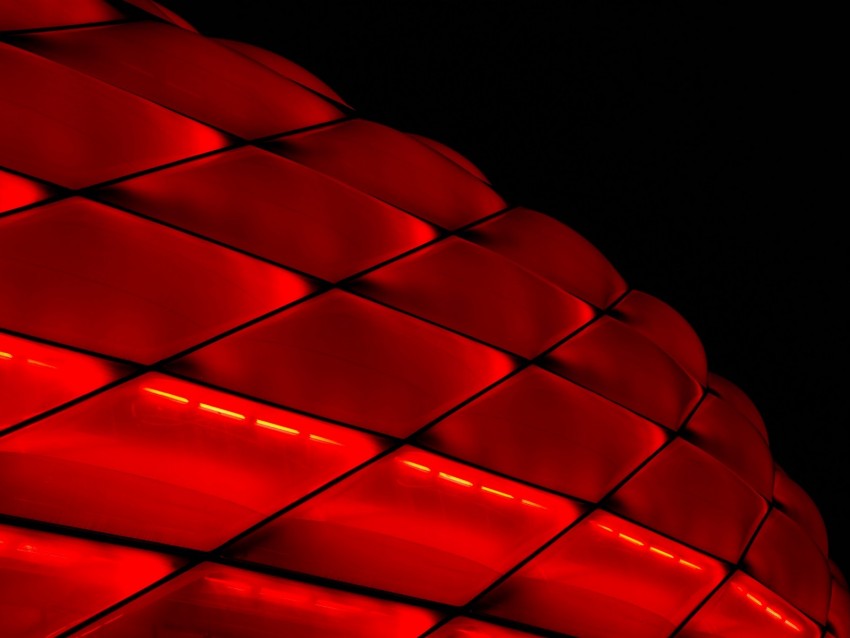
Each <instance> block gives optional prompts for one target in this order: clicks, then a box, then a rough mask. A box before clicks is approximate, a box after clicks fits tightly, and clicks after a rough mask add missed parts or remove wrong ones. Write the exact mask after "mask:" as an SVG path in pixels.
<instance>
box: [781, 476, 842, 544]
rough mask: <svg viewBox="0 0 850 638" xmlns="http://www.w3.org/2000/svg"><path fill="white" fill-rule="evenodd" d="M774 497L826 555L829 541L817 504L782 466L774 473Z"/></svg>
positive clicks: (784, 511) (786, 513)
mask: <svg viewBox="0 0 850 638" xmlns="http://www.w3.org/2000/svg"><path fill="white" fill-rule="evenodd" d="M774 480H775V482H774V497H775V499H776V506H777V507H778V508H779V509H780V510H781V511H782V512H783V513H784V514H785V515H787V516H788V518H790V519H791V520H793V521H794V522H795V523H797V525H799V526H800V527H802V528H803V530H804V531H805V532H806V534H807V535H808V536H809V537H810V538H811V539H812V540H813V541H814V542H815V544H816V545H817V546H818V547H819V548H820V550H821V551H822V552H823V554H824V556H826V554H827V551H828V549H829V547H828V546H829V542H828V540H827V537H826V524H825V523H824V522H823V518H822V517H821V515H820V512H819V511H818V508H817V505H815V503H814V501H812V499H811V497H810V496H809V495H808V494H806V492H804V491H803V488H802V487H800V486H799V485H797V484H796V483H795V482H794V481H792V480H791V479H790V478H789V477H788V475H787V474H786V473H785V472H783V471H782V470H781V469H780V468H778V467H777V468H776V473H775V475H774Z"/></svg>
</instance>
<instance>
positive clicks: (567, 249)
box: [468, 208, 626, 308]
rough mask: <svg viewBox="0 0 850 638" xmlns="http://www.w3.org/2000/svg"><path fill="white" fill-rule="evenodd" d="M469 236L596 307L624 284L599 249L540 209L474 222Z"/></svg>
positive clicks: (621, 290) (607, 302)
mask: <svg viewBox="0 0 850 638" xmlns="http://www.w3.org/2000/svg"><path fill="white" fill-rule="evenodd" d="M468 236H469V239H470V240H471V241H474V242H475V243H477V244H480V245H482V246H484V247H486V248H489V249H490V250H493V251H495V252H497V253H501V254H502V255H504V256H505V257H507V258H509V259H512V260H513V261H515V262H516V263H518V264H519V265H520V266H522V267H523V268H527V269H528V270H530V271H531V272H533V273H536V274H537V275H540V276H541V277H543V278H544V279H547V280H549V281H551V282H552V283H554V284H555V285H557V286H560V287H561V288H563V289H564V290H566V291H567V292H569V293H571V294H573V295H575V296H577V297H579V298H580V299H584V300H585V301H587V302H588V303H591V304H593V305H594V306H597V307H598V308H606V307H607V306H609V305H610V304H611V303H612V302H614V300H616V299H617V298H618V297H620V296H621V295H622V294H623V293H625V292H626V282H624V281H623V279H622V277H620V275H619V274H618V273H617V271H616V270H614V267H613V266H611V264H610V263H609V262H608V260H607V259H606V258H605V257H604V256H603V255H602V253H600V252H599V251H598V250H597V249H596V248H595V247H594V246H592V245H591V244H590V243H589V242H588V241H587V240H586V239H584V238H583V237H582V236H581V235H579V234H578V233H576V232H575V231H574V230H572V229H571V228H569V227H567V226H564V225H563V224H561V223H559V222H557V221H556V220H554V219H552V218H551V217H548V216H546V215H543V214H542V213H538V212H535V211H533V210H528V209H527V208H515V209H513V210H510V211H508V212H507V213H505V214H504V215H500V216H498V217H496V218H495V219H492V220H489V221H486V222H484V223H482V224H480V225H478V226H474V227H473V228H472V229H471V230H470V231H469V233H468Z"/></svg>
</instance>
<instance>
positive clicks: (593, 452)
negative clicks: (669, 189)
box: [0, 0, 850, 638]
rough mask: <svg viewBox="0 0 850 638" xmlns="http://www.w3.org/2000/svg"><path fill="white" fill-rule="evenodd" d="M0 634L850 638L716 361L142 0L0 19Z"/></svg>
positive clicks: (438, 174)
mask: <svg viewBox="0 0 850 638" xmlns="http://www.w3.org/2000/svg"><path fill="white" fill-rule="evenodd" d="M0 34H2V41H0V69H2V75H0V82H2V91H0V636H3V637H4V638H6V637H9V638H42V637H44V636H58V635H67V636H94V637H100V636H103V637H104V638H105V637H111V636H114V637H115V638H119V637H120V638H148V637H151V636H163V637H166V636H167V637H172V638H178V637H179V638H183V637H186V638H188V637H190V636H191V637H200V636H217V637H223V638H237V637H238V638H278V637H279V636H292V637H295V638H299V637H302V636H303V637H305V638H307V637H312V636H322V637H325V636H340V637H342V636H354V637H362V638H371V637H373V636H393V637H410V638H415V637H417V636H422V635H429V636H433V637H434V638H487V637H489V638H521V637H522V636H540V635H544V636H567V637H569V636H573V637H576V638H624V637H628V638H668V637H672V636H677V637H679V638H711V637H721V638H762V637H764V638H774V637H778V638H785V637H787V638H797V637H799V638H850V590H848V587H847V582H846V581H845V579H844V577H843V576H842V574H841V572H840V571H839V569H838V567H837V566H835V565H834V564H833V563H832V562H830V561H829V559H828V547H827V535H826V529H825V527H824V524H823V520H822V519H821V517H820V515H819V513H818V510H817V508H816V506H815V505H814V504H813V503H812V501H811V500H810V499H809V497H808V496H807V495H806V494H805V492H804V491H803V490H802V489H801V488H800V487H799V486H798V485H796V484H795V483H794V482H793V481H792V480H791V479H790V478H789V477H788V476H787V475H786V474H785V473H784V472H783V471H782V470H781V469H779V468H778V467H776V466H775V464H774V462H773V459H772V457H771V455H770V450H769V448H768V443H767V430H766V428H765V425H764V423H763V421H762V419H761V417H760V416H759V413H758V411H757V410H756V408H755V407H754V406H753V404H752V403H751V402H750V401H749V399H747V397H746V396H745V395H744V394H743V393H742V392H741V391H740V390H739V389H737V388H736V387H735V386H734V385H732V384H731V383H730V382H728V381H725V380H723V379H721V378H719V377H717V376H715V375H713V374H711V373H709V372H708V370H707V367H706V359H705V353H704V351H703V348H702V345H701V343H700V341H699V338H698V337H697V336H696V335H695V334H694V332H693V330H692V329H691V328H690V326H689V325H688V324H687V323H686V322H685V320H684V319H682V317H681V316H680V315H679V314H678V313H676V312H675V311H674V310H672V309H671V308H670V307H669V306H667V305H665V304H664V303H663V302H661V301H659V300H657V299H655V298H653V297H651V296H649V295H647V294H644V293H641V292H639V291H635V290H632V289H630V288H629V287H628V286H627V284H626V283H625V281H624V280H623V279H622V277H620V275H619V274H618V273H617V272H616V270H614V268H613V267H612V266H611V264H610V263H609V262H608V261H607V260H606V259H605V257H604V256H602V255H601V254H600V253H599V252H598V251H597V250H596V249H595V248H594V247H593V246H591V245H590V244H589V243H588V242H587V241H585V240H584V239H583V238H581V237H580V236H579V235H577V234H576V233H575V232H574V231H572V230H570V229H569V228H567V227H566V226H564V225H563V224H561V223H559V222H558V221H556V220H554V219H552V218H551V217H547V216H546V215H544V214H542V213H538V212H535V211H531V210H528V209H524V208H516V207H509V206H508V205H507V204H506V203H505V202H504V200H503V199H502V198H501V197H500V196H499V195H498V194H497V193H496V192H495V191H494V190H493V188H492V186H491V185H490V183H489V181H488V180H487V178H486V177H485V176H484V175H483V174H482V173H481V171H480V170H478V168H476V167H475V166H474V165H473V164H472V163H471V162H469V160H467V159H466V158H464V157H462V156H461V155H459V154H458V153H457V152H455V151H453V150H452V149H450V148H447V147H446V146H443V145H442V144H440V143H439V142H436V141H433V140H430V139H427V138H424V137H421V136H418V135H411V134H406V133H401V132H398V131H394V130H392V129H390V128H387V127H384V126H381V125H379V124H377V123H374V122H368V121H366V120H363V119H360V118H358V117H356V115H355V114H354V112H353V111H352V109H351V108H350V106H349V105H347V104H346V103H345V102H344V101H343V100H342V98H340V96H338V95H337V94H336V93H335V92H334V91H333V89H331V88H330V87H328V86H327V85H326V84H325V83H323V82H322V81H321V80H319V79H318V78H316V77H315V76H313V75H312V74H311V73H309V72H308V71H306V70H304V69H302V68H301V67H299V66H297V65H296V64H294V63H292V62H290V61H288V60H286V59H284V58H281V57H279V56H278V55H276V54H274V53H271V52H269V51H265V50H263V49H260V48H258V47H255V46H253V45H250V44H244V43H239V42H232V41H229V40H222V39H212V38H206V37H204V36H202V35H200V34H198V33H197V32H196V31H195V30H194V29H193V28H192V27H191V26H190V25H188V24H187V23H186V22H185V21H184V20H182V19H181V18H180V17H179V16H176V15H175V14H173V13H172V12H170V11H169V10H167V9H165V8H164V7H161V6H159V5H158V4H157V3H156V2H154V1H153V0H114V1H107V0H78V1H75V2H56V1H55V0H28V1H27V2H16V1H12V0H0Z"/></svg>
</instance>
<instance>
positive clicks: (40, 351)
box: [0, 333, 128, 431]
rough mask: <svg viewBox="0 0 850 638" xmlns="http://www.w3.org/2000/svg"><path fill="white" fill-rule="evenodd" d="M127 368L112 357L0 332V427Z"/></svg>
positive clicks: (92, 387)
mask: <svg viewBox="0 0 850 638" xmlns="http://www.w3.org/2000/svg"><path fill="white" fill-rule="evenodd" d="M127 371H128V370H127V369H125V368H124V367H123V366H121V365H117V364H114V363H112V362H111V361H104V360H102V359H96V358H94V357H89V356H86V355H83V354H79V353H77V352H72V351H70V350H65V349H63V348H55V347H53V346H48V345H44V344H42V343H37V342H35V341H30V340H29V339H21V338H19V337H13V336H11V335H7V334H3V333H0V431H2V430H5V429H6V428H7V427H9V426H10V425H15V424H16V423H20V422H21V421H23V420H24V419H29V418H30V417H34V416H36V415H37V414H40V413H42V412H44V411H46V410H50V409H51V408H55V407H56V406H58V405H62V404H63V403H66V402H67V401H70V400H71V399H76V398H77V397H79V396H82V395H83V394H86V393H88V392H91V391H92V390H95V389H97V388H99V387H101V386H104V385H106V384H107V383H111V382H112V381H115V380H116V379H118V378H120V377H121V376H123V375H124V374H126V373H127Z"/></svg>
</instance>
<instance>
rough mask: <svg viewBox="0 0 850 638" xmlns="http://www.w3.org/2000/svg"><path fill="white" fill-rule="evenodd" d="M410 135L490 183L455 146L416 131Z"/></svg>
mask: <svg viewBox="0 0 850 638" xmlns="http://www.w3.org/2000/svg"><path fill="white" fill-rule="evenodd" d="M408 135H409V136H410V137H412V138H413V139H415V140H416V141H418V142H421V143H422V144H424V145H425V146H428V147H429V148H432V149H434V150H435V151H437V152H438V153H439V154H440V155H443V156H445V157H447V158H448V159H450V160H451V161H453V162H454V163H455V164H457V165H458V166H460V167H461V168H462V169H464V170H465V171H466V172H467V173H471V174H472V175H474V176H475V177H477V178H478V179H480V180H481V181H482V182H486V183H488V184H489V183H490V180H488V179H487V176H486V175H485V174H484V173H482V172H481V170H480V169H479V168H478V167H477V166H476V165H475V164H473V163H472V162H470V161H469V160H468V159H467V158H466V157H464V156H463V155H461V154H460V153H458V152H457V151H456V150H454V149H453V148H449V147H448V146H446V145H445V144H442V143H440V142H438V141H437V140H432V139H431V138H429V137H425V136H424V135H416V134H414V133H408Z"/></svg>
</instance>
